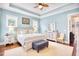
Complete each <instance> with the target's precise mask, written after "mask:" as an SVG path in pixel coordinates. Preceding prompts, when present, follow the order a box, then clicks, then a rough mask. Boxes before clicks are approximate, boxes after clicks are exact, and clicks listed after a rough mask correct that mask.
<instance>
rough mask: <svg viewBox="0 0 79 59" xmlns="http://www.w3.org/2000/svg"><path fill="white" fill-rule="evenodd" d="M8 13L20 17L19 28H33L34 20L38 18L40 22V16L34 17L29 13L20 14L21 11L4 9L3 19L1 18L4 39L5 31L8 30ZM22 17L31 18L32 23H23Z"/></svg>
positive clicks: (18, 20)
mask: <svg viewBox="0 0 79 59" xmlns="http://www.w3.org/2000/svg"><path fill="white" fill-rule="evenodd" d="M6 15H13V16H16V17H18V19H17V28H31V27H32V20H36V21H38V23H39V19H38V18H34V17H31V16H28V15H23V14H19V13H15V12H11V11H8V10H4V9H2V20H1V39H2V40H3V37H4V35H5V33H7V32H8V27H7V25H6ZM22 17H27V18H29V19H30V25H25V24H22ZM38 32H39V31H38Z"/></svg>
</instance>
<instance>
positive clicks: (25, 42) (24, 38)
mask: <svg viewBox="0 0 79 59" xmlns="http://www.w3.org/2000/svg"><path fill="white" fill-rule="evenodd" d="M40 39H45V34H41V33H32V34H18V35H17V40H18V42H19V43H20V44H21V46H22V47H24V48H25V50H29V49H31V48H32V42H33V41H36V40H40Z"/></svg>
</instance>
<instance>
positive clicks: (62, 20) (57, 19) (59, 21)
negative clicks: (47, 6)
mask: <svg viewBox="0 0 79 59" xmlns="http://www.w3.org/2000/svg"><path fill="white" fill-rule="evenodd" d="M75 12H79V8H77V9H73V10H70V11H67V12H63V13H59V14H55V15H52V16H49V17H46V18H43V19H41V21H40V27H41V32H45V31H46V30H47V26H48V24H50V23H56V29H57V30H58V31H59V32H61V33H64V34H66V35H65V37H66V38H65V39H67V38H68V14H71V13H75Z"/></svg>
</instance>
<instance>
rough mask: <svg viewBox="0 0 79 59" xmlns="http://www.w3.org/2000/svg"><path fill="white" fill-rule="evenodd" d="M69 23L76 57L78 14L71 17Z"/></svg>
mask: <svg viewBox="0 0 79 59" xmlns="http://www.w3.org/2000/svg"><path fill="white" fill-rule="evenodd" d="M69 23H70V24H69V25H70V26H69V27H70V31H72V32H73V34H74V35H75V36H74V38H75V40H74V45H75V46H76V55H79V14H75V15H72V16H71V18H70V20H69Z"/></svg>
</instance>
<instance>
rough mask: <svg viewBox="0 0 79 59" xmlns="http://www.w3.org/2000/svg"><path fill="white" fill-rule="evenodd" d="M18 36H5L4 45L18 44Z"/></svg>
mask: <svg viewBox="0 0 79 59" xmlns="http://www.w3.org/2000/svg"><path fill="white" fill-rule="evenodd" d="M16 42H17V40H16V36H15V35H13V34H9V35H7V36H4V45H6V44H12V43H16Z"/></svg>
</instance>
